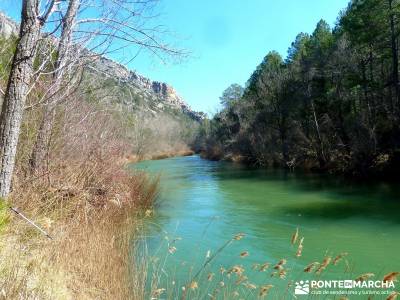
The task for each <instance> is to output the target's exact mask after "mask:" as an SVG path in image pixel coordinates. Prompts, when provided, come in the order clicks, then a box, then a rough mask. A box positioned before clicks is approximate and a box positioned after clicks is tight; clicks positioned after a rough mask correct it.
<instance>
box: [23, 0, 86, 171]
mask: <svg viewBox="0 0 400 300" xmlns="http://www.w3.org/2000/svg"><path fill="white" fill-rule="evenodd" d="M80 1H81V0H70V2H69V5H68V9H67V12H66V15H65V16H64V18H63V20H62V32H61V37H60V41H59V45H58V51H57V52H58V54H57V60H56V63H55V72H54V73H53V79H52V80H53V84H52V89H53V91H54V92H53V95H54V97H52V99H49V100H48V102H47V104H46V105H45V106H44V112H43V118H42V122H41V123H40V127H39V132H38V134H37V137H36V141H35V145H34V147H33V151H32V155H31V159H30V165H31V170H32V172H38V171H39V170H40V168H42V167H44V165H45V163H44V162H45V161H46V156H47V154H48V151H49V146H50V137H51V133H52V130H53V124H54V119H55V114H56V107H57V104H58V102H59V100H60V99H59V98H60V97H61V95H60V90H61V89H62V77H63V75H64V73H65V68H66V65H67V63H68V61H69V58H70V53H69V52H70V50H71V39H72V29H73V26H74V24H75V20H76V16H77V13H78V9H79V4H80Z"/></svg>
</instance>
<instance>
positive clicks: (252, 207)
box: [132, 155, 400, 299]
mask: <svg viewBox="0 0 400 300" xmlns="http://www.w3.org/2000/svg"><path fill="white" fill-rule="evenodd" d="M132 167H133V168H136V169H141V170H146V171H147V172H149V173H150V174H162V175H161V183H160V197H159V203H160V204H159V205H158V207H157V210H156V212H155V215H154V216H153V217H152V219H151V222H149V224H148V227H147V230H148V231H147V233H148V234H147V236H148V237H149V238H148V244H147V245H148V249H149V257H153V259H152V270H153V271H155V274H154V275H155V276H157V279H158V280H157V281H156V284H154V286H152V288H153V289H152V291H153V293H154V294H158V293H159V294H160V295H159V298H160V299H182V298H183V297H181V296H182V295H183V294H185V295H186V299H203V298H208V297H210V296H209V295H212V296H215V297H216V298H217V299H236V298H237V299H240V298H242V299H258V298H262V297H261V296H260V295H264V296H265V293H266V292H267V291H266V287H268V286H269V285H273V288H270V289H267V290H268V293H267V294H268V295H266V299H283V298H285V299H286V298H290V297H292V295H293V294H294V285H293V282H295V281H299V280H338V279H348V280H354V279H356V278H359V277H361V276H362V275H365V274H369V275H367V276H370V277H371V279H372V280H382V278H384V277H385V276H386V275H388V274H391V273H392V272H396V271H399V269H400V262H399V260H398V254H397V252H398V251H397V250H396V249H398V247H399V246H400V240H399V239H398V238H397V237H398V236H399V234H400V226H399V224H400V219H399V215H398V213H397V212H398V211H399V205H400V204H399V203H398V201H397V199H398V196H399V193H400V191H399V188H398V185H396V184H388V183H377V182H376V183H374V184H361V183H354V182H348V181H345V180H341V179H339V178H337V177H336V176H327V175H322V174H315V173H310V172H308V173H306V172H302V171H300V170H295V171H294V172H287V171H285V170H282V169H281V170H279V169H262V168H248V167H246V166H244V165H242V164H235V163H229V162H224V161H210V160H204V159H201V158H200V157H199V156H197V155H194V156H189V157H177V158H171V159H164V160H158V161H143V162H140V163H138V164H135V165H134V166H132ZM296 232H297V234H296ZM239 233H243V235H242V236H241V238H239V236H238V234H239ZM294 236H295V237H296V236H297V237H296V239H295V238H294ZM235 237H237V239H234V238H235ZM371 237H373V239H374V243H371ZM239 239H240V240H239ZM294 240H296V241H297V242H292V241H294ZM300 241H301V242H300ZM300 244H301V247H300ZM193 249H196V251H193ZM382 253H384V254H385V259H382ZM282 259H284V260H285V263H284V264H283V263H282V265H281V267H279V266H277V265H278V264H279V262H280V261H281V260H282ZM208 260H209V262H208V263H207V264H205V262H207V261H208ZM321 265H322V266H323V267H321V268H320V266H321ZM318 270H319V271H318ZM197 273H199V275H197V276H195V275H196V274H197ZM371 274H373V275H371ZM291 283H292V284H291ZM396 286H397V284H396ZM182 287H185V289H186V292H182V289H181V288H182ZM396 290H397V289H396ZM389 292H390V294H391V293H392V291H391V290H390V291H389ZM390 294H387V295H383V296H375V297H374V299H387V298H388V297H389V295H390ZM394 295H397V294H393V295H392V297H394ZM313 297H314V298H315V299H324V297H326V295H322V296H318V295H316V296H313ZM336 297H337V299H365V298H366V296H365V295H363V296H359V297H357V296H353V295H351V294H348V295H346V291H344V292H343V294H342V295H340V296H338V295H337V296H336ZM367 297H368V296H367ZM211 298H212V297H211ZM305 298H307V297H305ZM390 299H393V298H390Z"/></svg>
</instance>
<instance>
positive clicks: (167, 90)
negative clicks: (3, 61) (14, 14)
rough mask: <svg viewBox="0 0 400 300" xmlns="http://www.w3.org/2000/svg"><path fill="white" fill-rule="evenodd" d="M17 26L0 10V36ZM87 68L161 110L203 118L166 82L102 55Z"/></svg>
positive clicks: (10, 32) (14, 30)
mask: <svg viewBox="0 0 400 300" xmlns="http://www.w3.org/2000/svg"><path fill="white" fill-rule="evenodd" d="M18 27H19V26H18V24H17V23H16V22H15V21H13V20H12V19H10V18H9V17H7V16H6V15H5V14H4V13H2V12H0V36H5V37H10V36H11V35H17V34H18ZM89 68H90V71H91V72H97V73H99V74H102V75H103V76H106V77H109V78H113V79H115V80H116V81H117V82H118V83H120V84H125V85H128V86H131V87H134V89H135V90H136V91H137V92H138V93H140V94H142V95H146V97H145V99H147V100H148V101H152V102H153V103H152V104H154V103H156V107H157V108H158V109H161V110H162V108H164V106H166V107H169V108H174V109H177V110H180V111H181V112H182V113H184V114H186V115H188V116H190V117H191V118H193V119H195V120H198V121H199V120H201V119H203V118H204V114H203V113H199V112H196V111H193V110H192V109H191V108H190V106H189V105H188V104H187V103H186V102H185V101H184V100H183V99H182V97H180V96H179V95H178V93H177V92H176V91H175V89H174V88H173V87H172V86H170V85H168V84H167V83H164V82H159V81H152V80H150V79H149V78H146V77H144V76H142V75H140V74H139V73H137V72H135V71H132V70H129V69H127V68H126V67H125V66H123V65H122V64H120V63H117V62H115V61H113V60H111V59H109V58H106V57H104V56H101V57H99V58H97V60H95V61H94V62H92V63H90V64H89ZM153 106H154V105H153Z"/></svg>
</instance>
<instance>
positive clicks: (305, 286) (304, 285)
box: [294, 280, 310, 295]
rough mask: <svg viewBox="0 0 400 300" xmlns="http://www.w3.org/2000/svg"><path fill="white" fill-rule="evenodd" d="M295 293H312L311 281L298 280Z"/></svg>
mask: <svg viewBox="0 0 400 300" xmlns="http://www.w3.org/2000/svg"><path fill="white" fill-rule="evenodd" d="M294 293H295V295H308V294H309V293H310V283H309V281H308V280H306V281H303V280H300V281H296V286H295V288H294Z"/></svg>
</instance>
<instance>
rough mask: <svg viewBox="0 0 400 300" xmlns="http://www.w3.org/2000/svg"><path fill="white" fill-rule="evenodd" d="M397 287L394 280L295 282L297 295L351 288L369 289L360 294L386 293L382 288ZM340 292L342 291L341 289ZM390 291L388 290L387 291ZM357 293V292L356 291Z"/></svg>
mask: <svg viewBox="0 0 400 300" xmlns="http://www.w3.org/2000/svg"><path fill="white" fill-rule="evenodd" d="M393 288H395V285H394V282H393V281H379V280H377V281H374V280H365V281H360V280H358V281H356V280H311V281H309V280H305V281H303V280H300V281H296V282H295V289H294V294H295V295H309V294H320V293H321V292H323V293H324V294H336V293H337V291H335V290H337V289H343V290H351V289H353V290H354V289H369V291H366V290H364V292H360V293H359V294H385V293H384V291H382V289H387V290H388V289H393ZM339 292H340V291H339ZM386 292H388V291H386ZM356 293H357V292H356Z"/></svg>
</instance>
